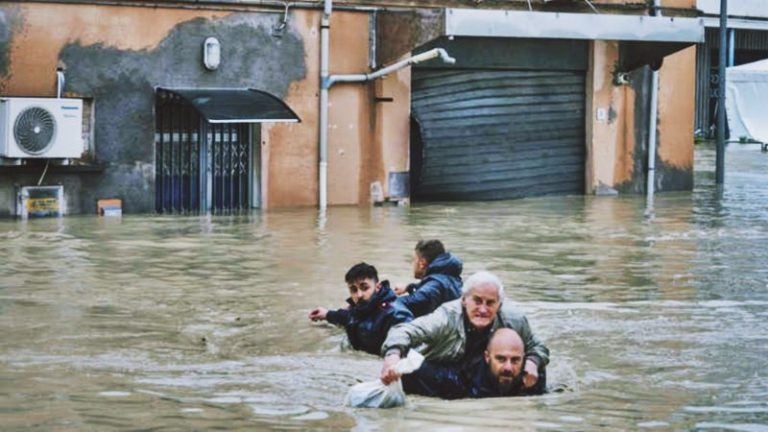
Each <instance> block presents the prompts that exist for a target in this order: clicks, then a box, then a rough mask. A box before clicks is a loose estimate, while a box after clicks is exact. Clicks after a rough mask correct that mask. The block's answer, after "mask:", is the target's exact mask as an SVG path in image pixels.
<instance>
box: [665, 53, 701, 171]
mask: <svg viewBox="0 0 768 432" xmlns="http://www.w3.org/2000/svg"><path fill="white" fill-rule="evenodd" d="M695 65H696V47H690V48H688V49H685V50H683V51H680V52H678V53H675V54H673V55H670V56H667V57H666V58H665V59H664V64H663V66H662V67H661V69H660V71H659V123H658V129H659V141H658V145H659V146H658V153H657V154H658V157H659V158H660V159H661V161H662V162H663V163H665V164H667V165H670V166H671V167H674V168H678V169H684V170H690V169H693V124H694V111H695V100H696V89H695V83H696V66H695Z"/></svg>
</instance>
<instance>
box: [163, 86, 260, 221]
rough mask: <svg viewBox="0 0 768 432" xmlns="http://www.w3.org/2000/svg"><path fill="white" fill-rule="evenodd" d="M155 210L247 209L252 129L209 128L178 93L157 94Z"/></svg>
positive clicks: (238, 125) (243, 125)
mask: <svg viewBox="0 0 768 432" xmlns="http://www.w3.org/2000/svg"><path fill="white" fill-rule="evenodd" d="M155 118H156V126H155V187H156V194H155V210H156V211H157V212H158V213H182V214H184V213H198V212H206V211H212V212H215V213H230V212H236V211H243V210H248V209H250V208H251V190H250V189H251V188H250V185H251V184H252V177H251V176H252V174H251V171H252V170H251V166H252V162H251V161H252V155H251V136H250V129H251V128H250V125H249V124H247V123H225V124H211V123H209V122H207V121H205V119H204V118H203V117H202V116H201V115H200V114H199V113H198V112H197V111H196V110H195V109H194V107H192V106H190V105H189V104H187V103H186V102H185V101H184V100H183V99H182V98H180V97H179V96H178V95H175V94H173V93H170V92H163V91H159V92H158V93H157V100H156V117H155Z"/></svg>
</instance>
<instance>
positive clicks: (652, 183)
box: [645, 0, 661, 209]
mask: <svg viewBox="0 0 768 432" xmlns="http://www.w3.org/2000/svg"><path fill="white" fill-rule="evenodd" d="M653 15H654V16H661V0H653ZM658 103H659V71H652V72H651V106H650V114H649V117H650V118H649V120H650V121H649V122H648V175H647V177H646V179H647V183H646V188H645V190H646V194H647V195H646V207H647V208H648V209H651V208H653V193H654V190H655V187H656V121H657V119H656V117H657V116H658V113H659V107H658Z"/></svg>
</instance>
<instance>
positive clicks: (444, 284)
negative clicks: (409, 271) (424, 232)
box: [395, 240, 463, 317]
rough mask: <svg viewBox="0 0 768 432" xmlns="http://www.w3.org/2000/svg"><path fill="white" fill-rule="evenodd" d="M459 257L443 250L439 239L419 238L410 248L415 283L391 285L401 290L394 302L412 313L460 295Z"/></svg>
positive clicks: (429, 309) (419, 313) (428, 310)
mask: <svg viewBox="0 0 768 432" xmlns="http://www.w3.org/2000/svg"><path fill="white" fill-rule="evenodd" d="M462 267H463V264H462V262H461V260H460V259H458V258H457V257H455V256H453V255H452V254H451V253H450V252H446V251H445V246H443V243H442V242H441V241H440V240H421V241H419V242H418V243H416V247H415V248H414V251H413V277H415V278H416V279H421V280H420V281H419V282H418V283H412V284H410V285H408V286H399V287H396V288H395V293H397V294H399V295H400V294H405V293H408V295H401V296H400V297H399V298H398V302H400V303H401V304H402V305H404V306H405V307H407V308H408V309H410V311H411V312H412V313H413V316H415V317H420V316H422V315H427V314H429V313H432V311H434V310H435V309H437V307H438V306H440V305H441V304H443V303H445V302H447V301H450V300H455V299H457V298H459V297H461V270H462Z"/></svg>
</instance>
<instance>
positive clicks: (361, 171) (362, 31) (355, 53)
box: [328, 12, 374, 205]
mask: <svg viewBox="0 0 768 432" xmlns="http://www.w3.org/2000/svg"><path fill="white" fill-rule="evenodd" d="M367 36H368V15H367V14H364V13H349V12H334V14H333V16H332V17H331V57H330V63H329V70H330V73H331V74H332V75H333V74H359V73H365V72H368V71H369V68H368V37H367ZM372 85H373V84H372V83H346V84H344V83H342V84H337V85H335V86H333V87H331V90H330V93H329V96H328V100H329V103H330V106H329V108H328V204H330V205H334V204H358V203H361V202H365V201H366V200H367V196H368V184H369V183H370V181H371V175H370V174H369V171H370V170H371V167H370V165H371V163H370V159H371V156H372V152H373V148H374V139H373V133H372V127H371V124H372V121H373V119H372V117H371V116H372V113H371V110H370V107H371V105H370V102H371V95H370V93H369V92H370V91H371V87H370V86H372Z"/></svg>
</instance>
